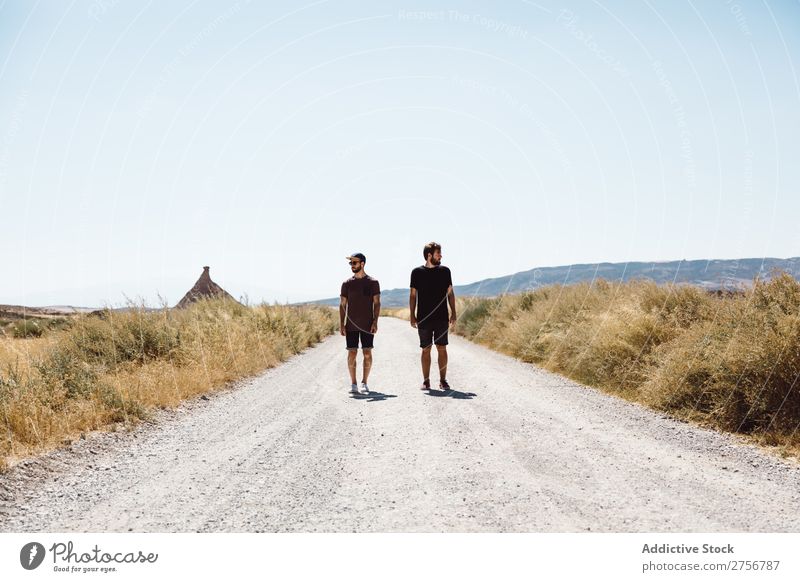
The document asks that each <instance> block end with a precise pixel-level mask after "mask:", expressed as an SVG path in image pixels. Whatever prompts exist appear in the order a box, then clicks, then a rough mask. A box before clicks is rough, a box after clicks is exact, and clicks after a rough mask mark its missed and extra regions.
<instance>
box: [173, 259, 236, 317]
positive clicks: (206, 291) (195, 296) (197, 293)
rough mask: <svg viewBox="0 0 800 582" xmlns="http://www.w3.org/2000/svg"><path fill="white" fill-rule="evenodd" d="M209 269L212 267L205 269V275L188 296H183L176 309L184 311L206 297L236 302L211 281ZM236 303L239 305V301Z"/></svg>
mask: <svg viewBox="0 0 800 582" xmlns="http://www.w3.org/2000/svg"><path fill="white" fill-rule="evenodd" d="M209 269H210V267H203V274H202V275H200V278H199V279H198V280H197V283H195V284H194V287H192V288H191V289H189V291H188V292H187V293H186V295H184V296H183V299H181V300H180V301H179V302H178V304H177V305H176V306H175V308H176V309H184V308H186V307H189V306H190V305H191V304H192V303H195V302H196V301H199V300H200V299H204V298H206V297H224V298H225V299H230V300H231V301H236V299H234V298H233V296H231V294H230V293H228V292H227V291H225V289H223V288H222V287H220V286H219V285H217V284H216V283H214V281H212V280H211V275H210V274H209ZM236 302H237V303H238V301H236Z"/></svg>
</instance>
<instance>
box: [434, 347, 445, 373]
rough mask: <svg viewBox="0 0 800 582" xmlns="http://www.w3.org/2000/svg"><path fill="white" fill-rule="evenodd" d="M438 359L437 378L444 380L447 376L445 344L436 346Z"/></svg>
mask: <svg viewBox="0 0 800 582" xmlns="http://www.w3.org/2000/svg"><path fill="white" fill-rule="evenodd" d="M436 351H437V353H438V356H439V357H438V359H437V360H436V363H437V364H438V365H439V379H440V380H444V379H445V378H447V346H436Z"/></svg>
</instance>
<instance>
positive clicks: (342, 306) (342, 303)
mask: <svg viewBox="0 0 800 582" xmlns="http://www.w3.org/2000/svg"><path fill="white" fill-rule="evenodd" d="M346 315H347V297H345V296H344V295H341V296H339V333H341V334H342V335H344V318H345V316H346Z"/></svg>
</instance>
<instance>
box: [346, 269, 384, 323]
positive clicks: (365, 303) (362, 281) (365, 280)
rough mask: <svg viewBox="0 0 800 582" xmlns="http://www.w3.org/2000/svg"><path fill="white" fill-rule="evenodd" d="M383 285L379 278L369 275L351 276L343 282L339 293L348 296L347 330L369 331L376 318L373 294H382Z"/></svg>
mask: <svg viewBox="0 0 800 582" xmlns="http://www.w3.org/2000/svg"><path fill="white" fill-rule="evenodd" d="M380 293H381V286H380V283H378V280H377V279H373V278H372V277H370V276H369V275H365V276H364V277H361V278H359V277H355V276H353V277H350V278H349V279H347V280H346V281H345V282H344V283H342V290H341V291H340V292H339V295H341V296H342V297H347V321H346V323H345V331H365V332H367V333H369V330H370V327H371V326H372V322H373V321H374V320H375V315H374V312H373V310H374V307H373V296H374V295H380Z"/></svg>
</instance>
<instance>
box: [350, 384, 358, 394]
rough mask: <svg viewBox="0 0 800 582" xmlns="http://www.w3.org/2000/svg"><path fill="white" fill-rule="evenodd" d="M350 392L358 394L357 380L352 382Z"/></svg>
mask: <svg viewBox="0 0 800 582" xmlns="http://www.w3.org/2000/svg"><path fill="white" fill-rule="evenodd" d="M350 394H358V384H356V383H355V382H353V383H352V384H350Z"/></svg>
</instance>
